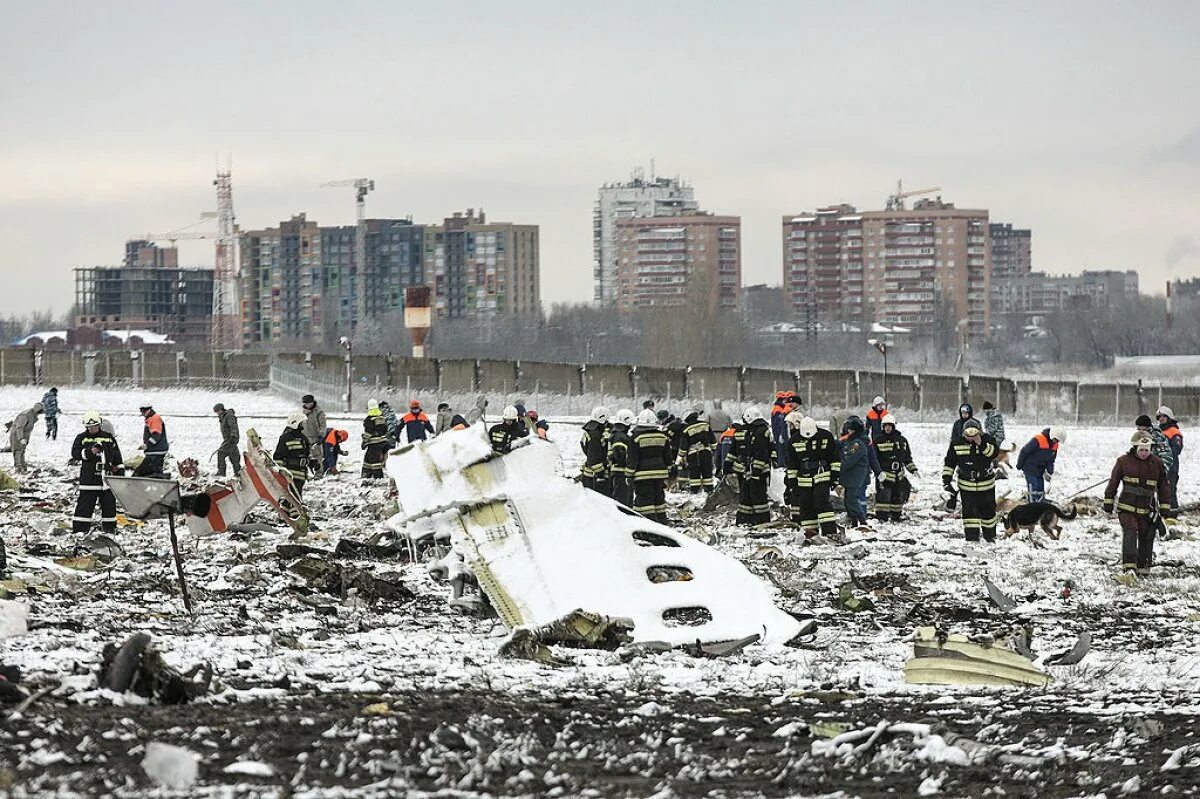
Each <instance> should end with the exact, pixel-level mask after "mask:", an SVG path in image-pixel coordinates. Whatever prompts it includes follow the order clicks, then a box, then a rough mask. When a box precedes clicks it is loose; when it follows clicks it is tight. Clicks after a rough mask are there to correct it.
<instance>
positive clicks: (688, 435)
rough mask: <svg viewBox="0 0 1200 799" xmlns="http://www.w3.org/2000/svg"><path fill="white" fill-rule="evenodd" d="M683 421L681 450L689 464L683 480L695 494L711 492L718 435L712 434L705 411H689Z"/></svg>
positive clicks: (682, 455)
mask: <svg viewBox="0 0 1200 799" xmlns="http://www.w3.org/2000/svg"><path fill="white" fill-rule="evenodd" d="M683 421H684V428H683V433H682V434H681V435H680V445H679V451H680V453H681V457H683V458H684V459H685V461H686V464H687V476H686V477H684V478H683V481H682V482H683V484H684V486H685V487H686V488H687V489H688V490H689V491H691V492H692V493H693V494H699V493H700V492H701V491H704V492H705V493H711V492H712V490H713V452H714V451H715V450H716V448H717V439H716V436H714V435H713V434H712V430H711V429H709V426H708V419H706V418H704V413H703V412H702V411H701V410H699V409H693V410H691V411H688V414H687V416H685V417H684V420H683Z"/></svg>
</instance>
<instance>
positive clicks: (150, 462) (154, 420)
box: [133, 405, 170, 477]
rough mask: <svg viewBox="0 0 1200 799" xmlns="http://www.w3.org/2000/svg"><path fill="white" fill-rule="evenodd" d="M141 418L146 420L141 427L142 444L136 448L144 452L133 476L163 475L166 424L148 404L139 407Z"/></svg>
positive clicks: (167, 446) (167, 447)
mask: <svg viewBox="0 0 1200 799" xmlns="http://www.w3.org/2000/svg"><path fill="white" fill-rule="evenodd" d="M141 412H142V418H143V419H145V420H146V424H145V426H144V427H143V428H142V445H141V446H140V447H138V449H140V450H142V451H143V452H144V454H145V455H144V457H143V458H142V462H141V463H139V464H138V466H137V468H136V469H134V470H133V476H134V477H164V476H165V471H164V469H165V466H164V465H163V462H164V461H165V460H166V459H167V452H168V451H169V450H170V443H169V442H168V441H167V425H166V423H165V422H163V419H162V417H161V416H159V415H158V414H157V413H156V412H155V410H154V408H153V407H152V406H150V405H143V406H142V407H141Z"/></svg>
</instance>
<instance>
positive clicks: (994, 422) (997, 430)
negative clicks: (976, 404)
mask: <svg viewBox="0 0 1200 799" xmlns="http://www.w3.org/2000/svg"><path fill="white" fill-rule="evenodd" d="M983 432H985V433H987V434H988V435H989V436H991V437H992V438H994V439H996V440H997V441H1004V440H1005V439H1006V438H1007V436H1006V435H1004V414H1003V413H1001V412H1000V409H999V408H997V407H996V406H995V405H993V404H992V403H990V402H985V403H983Z"/></svg>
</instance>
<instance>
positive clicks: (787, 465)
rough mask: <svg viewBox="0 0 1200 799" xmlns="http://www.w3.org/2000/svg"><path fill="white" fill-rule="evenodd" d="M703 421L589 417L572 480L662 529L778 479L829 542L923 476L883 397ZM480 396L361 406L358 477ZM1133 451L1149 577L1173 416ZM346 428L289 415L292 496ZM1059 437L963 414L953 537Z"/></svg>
mask: <svg viewBox="0 0 1200 799" xmlns="http://www.w3.org/2000/svg"><path fill="white" fill-rule="evenodd" d="M710 405H711V407H710V410H708V411H705V410H703V409H701V408H699V407H694V408H691V409H690V410H688V411H686V412H685V413H684V414H683V417H682V418H680V417H677V416H675V415H674V414H672V413H671V412H670V411H668V410H665V409H656V407H655V402H654V401H653V400H646V401H645V402H644V403H643V405H642V409H641V411H640V412H638V413H637V414H636V415H635V414H634V412H633V411H632V410H630V409H627V408H622V409H620V410H618V411H617V412H616V413H615V414H613V413H611V412H610V411H609V409H608V408H605V407H597V408H595V409H593V411H592V413H591V416H590V418H589V419H588V421H587V422H586V423H585V424H584V425H583V430H582V435H581V439H580V448H581V450H582V455H583V466H582V468H581V472H580V480H581V482H582V483H583V485H585V486H586V487H587V488H589V489H592V490H594V491H597V492H599V493H601V494H604V495H607V496H611V497H612V498H613V499H614V500H616V501H617V502H620V503H621V504H623V505H626V506H628V507H630V508H632V509H633V510H635V511H637V512H639V513H641V514H643V515H645V516H646V517H648V518H650V519H654V520H656V521H660V522H665V521H667V500H666V491H667V488H668V486H669V485H672V486H676V487H678V488H680V489H682V490H685V491H688V492H691V493H694V494H699V493H707V492H711V491H713V490H714V487H715V486H716V484H717V481H718V480H720V479H722V478H723V477H725V476H732V477H733V478H735V479H734V480H731V481H730V482H731V483H733V482H736V485H737V491H738V502H737V516H736V521H737V523H738V524H743V525H759V524H764V523H767V522H769V521H770V520H771V511H770V506H771V501H770V498H769V486H770V482H771V476H772V472H773V470H775V469H778V470H780V471H781V473H782V478H783V480H782V482H783V487H784V492H783V498H784V502H785V504H786V505H787V506H788V509H789V512H790V517H791V519H792V521H793V522H794V523H795V524H797V525H798V526H799V527H800V528H802V529H803V531H804V533H805V535H806V536H814V535H817V534H818V533H824V534H827V535H828V534H832V533H833V532H834V531H835V530H836V529H837V517H836V513H835V509H834V502H833V499H832V495H833V494H835V493H836V494H837V495H838V496H840V497H841V500H842V506H843V508H844V511H845V514H846V517H845V519H846V523H847V524H849V525H850V526H859V527H862V526H865V525H866V524H867V513H868V511H867V507H868V506H867V491H868V489H869V488H870V484H871V481H872V479H873V480H874V483H875V508H874V510H875V518H876V519H877V520H879V521H884V522H894V521H901V520H902V519H903V518H904V509H905V506H906V505H907V504H908V502H909V500H910V498H911V495H912V493H913V485H912V478H913V477H915V476H916V475H917V474H918V467H917V464H916V463H915V462H914V460H913V455H912V448H911V446H910V445H909V442H908V440H907V438H905V436H904V434H903V433H901V432H900V429H899V427H898V426H897V419H896V417H895V415H894V414H893V413H892V412H891V411H890V409H889V406H888V403H887V401H886V400H885V399H884V398H883V397H881V396H880V397H875V398H874V400H873V401H872V403H871V406H870V408H868V409H867V411H866V413H865V414H863V416H858V415H850V416H849V417H847V418H846V419H845V420H844V422H843V423H842V424H841V426H840V431H839V434H838V435H835V434H834V433H833V431H831V430H827V429H824V428H822V427H821V426H820V425H818V423H817V421H816V420H815V419H814V418H813V417H811V416H809V415H807V414H806V413H805V412H804V409H803V403H802V402H801V399H800V397H799V396H798V395H797V394H796V393H795V392H790V391H780V392H778V393H777V394H776V396H775V401H774V404H773V406H772V408H771V411H770V416H769V418H768V416H767V415H766V414H764V413H763V411H762V409H761V408H760V406H758V405H749V406H747V407H746V408H745V410H744V412H743V413H742V415H741V418H740V419H733V418H731V416H730V414H729V413H728V412H727V411H726V410H725V409H724V408H723V406H722V403H721V401H720V400H714V401H712V402H711V404H710ZM486 410H487V400H486V398H484V397H480V398H479V399H478V401H477V402H476V404H475V406H474V407H473V408H471V409H469V410H468V411H467V412H466V413H457V412H455V411H454V410H453V409H452V408H451V407H450V405H449V404H448V403H445V402H443V403H440V404H439V405H438V407H437V411H436V414H435V416H434V418H433V419H432V420H431V419H430V417H429V416H428V415H427V414H426V412H425V410H424V409H423V407H422V405H421V403H420V402H419V401H418V400H415V399H414V400H412V401H411V402H410V403H409V407H408V411H407V412H406V413H405V414H403V415H398V414H397V413H396V412H395V410H393V408H392V407H391V406H390V404H389V403H388V402H387V401H380V400H375V399H371V400H369V401H368V402H367V411H366V415H365V418H364V419H363V430H362V435H361V448H362V451H363V462H362V471H361V477H362V479H363V480H365V481H372V480H381V479H383V478H384V476H385V472H384V466H385V464H386V461H387V457H388V453H389V452H391V451H392V450H393V449H394V448H395V447H396V446H397V445H399V444H401V443H412V442H416V441H421V440H424V439H426V438H428V437H431V436H437V435H440V434H442V433H445V432H446V431H449V430H461V429H464V428H467V427H470V426H472V425H475V424H479V423H481V422H482V421H483V419H484V415H485V412H486ZM213 412H214V413H215V414H216V417H217V422H218V426H219V433H220V442H221V443H220V445H219V447H218V448H217V450H216V452H215V453H214V455H215V456H216V459H217V464H216V465H217V475H218V477H224V476H226V475H227V470H228V469H232V471H233V473H234V474H235V475H236V474H238V472H239V471H240V470H241V468H242V461H241V458H242V456H241V453H240V444H241V432H240V429H239V425H238V418H237V414H236V412H235V411H234V410H233V409H232V408H227V407H226V406H225V405H224V404H223V403H220V402H218V403H216V404H215V405H214V406H213ZM140 413H141V416H142V417H143V420H144V425H143V430H142V444H141V446H140V447H139V449H140V450H141V451H142V458H141V460H140V462H139V463H138V464H137V466H136V468H135V469H134V470H133V472H132V474H133V475H134V476H139V477H161V476H165V468H166V467H165V459H166V457H167V455H168V453H169V451H170V444H169V439H168V435H167V427H166V423H165V422H164V420H163V418H162V417H161V416H160V415H159V414H158V413H157V412H156V411H155V410H154V408H153V407H152V406H150V405H145V406H142V407H141V408H140ZM59 415H60V411H59V405H58V389H57V388H51V389H50V390H49V391H47V392H46V393H45V395H44V396H43V397H42V399H41V401H40V402H38V403H35V404H34V405H33V406H32V407H30V408H29V409H27V410H25V411H22V412H21V413H20V414H18V415H17V417H16V418H15V419H14V420H13V421H12V422H10V423H9V424H8V438H9V445H10V448H11V450H12V453H13V464H14V468H15V470H16V471H17V472H18V473H20V472H24V471H26V470H27V468H28V465H27V462H26V457H25V455H26V450H27V448H28V446H29V441H30V438H31V437H32V435H33V430H34V426H35V424H36V422H37V420H38V418H40V417H42V416H44V417H45V419H46V438H48V439H55V438H57V435H58V416H59ZM83 427H84V429H83V432H81V433H79V434H78V435H77V436H76V438H75V440H74V442H73V444H72V448H71V462H72V463H73V464H77V465H78V466H79V475H78V482H79V498H78V502H77V504H76V508H75V513H74V515H73V518H72V525H73V528H74V529H75V531H76V532H86V531H87V530H88V529H89V528H90V527H91V525H92V523H93V516H94V513H95V508H96V506H97V505H99V506H100V514H101V518H100V521H101V526H102V527H103V529H105V530H111V529H113V527H114V526H115V523H116V503H115V500H114V498H113V495H112V492H111V491H109V490H108V489H107V488H106V486H105V482H104V479H103V477H104V475H105V474H123V473H124V471H125V465H124V459H123V458H122V455H121V450H120V447H119V445H118V443H117V440H116V437H115V435H114V431H113V427H112V425H111V423H109V422H108V420H106V419H104V418H103V417H102V416H101V415H100V414H99V413H97V412H95V411H89V412H87V413H85V414H84V415H83ZM1135 428H1136V429H1135V432H1134V433H1133V436H1132V438H1131V441H1130V448H1129V450H1128V451H1127V452H1126V453H1125V454H1123V455H1122V456H1121V457H1120V458H1119V459H1118V460H1117V462H1116V464H1115V465H1114V467H1113V471H1112V475H1111V479H1110V480H1109V481H1108V484H1107V486H1106V489H1105V499H1104V507H1105V508H1106V509H1107V510H1110V511H1115V512H1117V513H1118V516H1119V519H1120V523H1121V528H1122V533H1123V548H1122V563H1123V564H1124V565H1125V566H1126V567H1127V568H1129V569H1131V570H1132V569H1145V568H1147V567H1148V566H1149V563H1150V562H1151V561H1152V559H1153V540H1154V532H1155V530H1162V529H1165V527H1166V525H1167V524H1169V523H1172V522H1173V520H1174V519H1176V518H1177V516H1178V510H1179V509H1178V491H1177V486H1178V483H1179V461H1180V453H1181V452H1182V449H1183V435H1182V433H1181V432H1180V429H1179V423H1178V421H1177V420H1176V419H1175V415H1174V413H1173V412H1172V410H1171V409H1170V408H1169V407H1166V406H1163V407H1160V408H1159V409H1158V410H1157V412H1156V414H1155V417H1154V418H1151V417H1150V416H1149V415H1141V416H1139V417H1138V418H1137V419H1136V420H1135ZM548 431H549V424H548V423H547V422H546V420H544V419H542V418H540V417H539V415H538V413H537V411H536V410H533V409H527V408H526V407H525V403H524V401H522V400H518V401H516V402H515V403H514V404H512V405H509V406H507V407H505V408H504V410H503V412H502V413H501V419H500V421H499V422H498V423H496V424H494V425H492V426H490V427H489V428H487V438H488V440H489V442H490V443H491V446H492V448H493V450H494V451H496V452H497V453H506V452H508V451H510V450H511V449H512V447H513V446H514V445H515V444H516V443H517V441H518V440H519V439H521V438H525V437H528V436H531V435H532V436H537V437H540V438H546V437H547V435H548ZM349 438H350V434H349V432H348V431H347V430H343V429H338V428H334V427H331V426H330V425H329V424H328V419H327V416H326V414H325V411H324V410H323V409H322V408H321V407H320V406H319V404H318V403H317V401H316V399H315V398H314V397H313V396H312V395H311V394H308V395H305V396H303V397H302V398H301V402H300V407H299V408H298V409H297V410H296V411H294V412H292V413H291V414H289V415H288V416H287V418H286V420H285V422H284V429H283V432H282V433H281V435H280V436H279V439H278V441H277V443H276V446H275V449H274V452H273V457H274V459H275V461H276V462H277V463H278V464H279V465H280V466H281V467H282V468H284V469H285V470H287V472H288V473H289V474H290V476H291V478H292V482H293V484H294V485H295V487H296V490H297V492H298V493H301V494H302V493H303V491H304V487H305V484H306V483H307V481H308V480H309V479H312V478H314V477H320V476H322V475H325V474H336V473H337V472H338V461H339V457H340V456H343V455H346V454H347V452H346V450H345V449H343V446H344V445H345V444H346V443H347V442H348V441H349ZM1066 440H1067V435H1066V432H1065V431H1064V430H1063V429H1062V428H1060V427H1057V426H1051V427H1047V428H1044V429H1042V430H1041V431H1040V432H1038V433H1036V434H1035V435H1034V436H1033V437H1032V438H1030V440H1029V441H1028V442H1027V443H1026V444H1025V445H1024V446H1023V447H1021V449H1020V451H1019V452H1018V454H1017V460H1016V463H1015V464H1011V463H1010V462H1009V458H1010V456H1011V454H1012V453H1013V452H1014V451H1017V448H1016V445H1015V444H1014V443H1013V442H1012V441H1010V440H1008V439H1006V438H1005V420H1004V416H1003V414H1002V413H1001V412H1000V410H999V409H997V408H995V407H993V406H992V404H991V403H984V405H983V419H982V420H980V419H978V418H977V417H976V415H975V411H974V408H973V407H972V406H971V405H970V404H963V405H962V406H960V408H959V412H958V417H957V418H956V419H955V420H954V422H953V424H952V426H951V431H950V439H949V442H948V445H947V449H946V454H945V457H944V459H943V463H942V473H941V476H942V485H943V489H944V491H945V507H946V509H947V510H949V511H953V510H954V509H955V508H956V507H958V506H959V505H960V504H961V515H962V524H963V533H964V537H965V538H966V540H967V541H971V542H978V541H982V542H993V541H995V540H996V528H997V523H998V521H999V516H1000V514H998V513H997V496H996V482H997V480H1005V479H1008V478H1009V471H1010V469H1014V468H1015V470H1016V471H1018V472H1020V473H1021V476H1022V477H1023V478H1024V481H1025V485H1026V492H1025V500H1026V502H1027V503H1030V504H1038V503H1043V502H1045V498H1046V493H1047V491H1048V490H1049V487H1050V485H1051V482H1052V481H1053V479H1054V471H1055V464H1056V461H1057V457H1058V451H1059V447H1060V445H1062V444H1064V443H1065V442H1066Z"/></svg>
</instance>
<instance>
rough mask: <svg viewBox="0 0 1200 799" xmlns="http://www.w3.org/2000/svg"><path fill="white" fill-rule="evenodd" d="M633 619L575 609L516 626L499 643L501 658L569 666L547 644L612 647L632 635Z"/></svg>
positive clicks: (629, 638) (627, 641) (598, 647)
mask: <svg viewBox="0 0 1200 799" xmlns="http://www.w3.org/2000/svg"><path fill="white" fill-rule="evenodd" d="M632 630H633V621H632V620H630V619H627V618H613V617H611V616H603V615H601V614H599V613H588V612H587V611H584V610H575V611H572V612H571V613H568V614H567V615H566V616H563V617H562V618H560V619H557V620H555V621H552V622H550V623H549V624H543V625H541V626H540V627H518V628H517V629H515V630H513V631H512V634H510V635H509V637H508V639H507V640H506V641H505V642H504V643H503V644H502V645H501V646H500V655H501V656H502V657H510V658H523V659H525V660H534V661H537V662H538V663H545V664H546V665H550V666H565V665H569V663H570V661H567V660H563V659H561V658H557V657H555V656H554V654H553V653H552V652H551V651H550V646H552V645H561V646H569V647H576V648H586V649H605V650H610V651H611V650H615V649H617V648H618V647H620V646H621V645H623V644H627V643H629V642H630V641H631V640H632V638H631V637H630V632H632Z"/></svg>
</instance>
